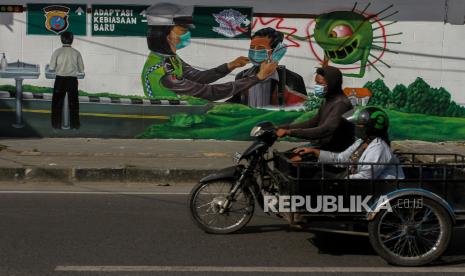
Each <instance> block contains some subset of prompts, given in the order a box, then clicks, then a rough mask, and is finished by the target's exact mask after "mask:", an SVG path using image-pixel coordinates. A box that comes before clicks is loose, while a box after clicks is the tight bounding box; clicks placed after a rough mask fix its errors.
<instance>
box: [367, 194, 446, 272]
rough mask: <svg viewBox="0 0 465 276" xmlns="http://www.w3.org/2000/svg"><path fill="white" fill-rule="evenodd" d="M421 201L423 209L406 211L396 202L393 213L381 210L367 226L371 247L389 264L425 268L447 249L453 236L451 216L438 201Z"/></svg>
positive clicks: (416, 208) (417, 207)
mask: <svg viewBox="0 0 465 276" xmlns="http://www.w3.org/2000/svg"><path fill="white" fill-rule="evenodd" d="M412 199H413V198H409V199H408V200H412ZM415 199H416V200H418V198H415ZM421 200H422V203H423V204H421V207H420V206H416V207H414V208H403V207H402V206H400V205H399V202H397V204H394V202H393V203H391V208H392V212H389V211H388V210H382V211H380V213H379V214H377V216H376V218H375V219H374V220H373V221H371V222H370V223H369V224H368V233H369V238H370V243H371V245H372V246H373V248H374V250H375V251H376V252H377V253H378V255H380V256H381V257H382V258H383V259H385V260H386V261H387V262H388V263H390V264H393V265H399V266H422V265H426V264H429V263H431V262H433V261H434V260H436V259H437V258H439V257H440V256H441V255H442V254H443V253H444V251H445V250H446V249H447V247H448V245H449V242H450V239H451V235H452V220H451V217H450V216H449V214H448V212H447V211H446V210H445V209H444V208H443V207H442V206H441V205H440V204H438V203H437V202H435V201H433V200H430V199H427V198H421Z"/></svg>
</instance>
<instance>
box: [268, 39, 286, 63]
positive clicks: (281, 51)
mask: <svg viewBox="0 0 465 276" xmlns="http://www.w3.org/2000/svg"><path fill="white" fill-rule="evenodd" d="M286 52H287V47H286V44H284V43H279V45H278V46H276V48H275V49H274V50H273V54H271V60H272V61H273V62H276V63H279V61H280V60H281V59H282V58H283V57H284V55H285V54H286Z"/></svg>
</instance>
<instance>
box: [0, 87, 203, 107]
mask: <svg viewBox="0 0 465 276" xmlns="http://www.w3.org/2000/svg"><path fill="white" fill-rule="evenodd" d="M0 91H8V92H15V91H16V88H15V86H14V85H9V84H5V85H0ZM23 91H24V92H31V93H53V88H52V87H43V86H35V85H29V84H25V85H23ZM79 96H94V97H108V98H123V99H152V100H182V101H187V102H188V103H189V104H190V105H205V104H207V103H208V101H207V100H203V99H199V98H195V97H189V96H181V97H179V98H177V97H153V98H149V97H145V96H136V95H120V94H115V93H108V92H102V93H89V92H86V91H83V90H79Z"/></svg>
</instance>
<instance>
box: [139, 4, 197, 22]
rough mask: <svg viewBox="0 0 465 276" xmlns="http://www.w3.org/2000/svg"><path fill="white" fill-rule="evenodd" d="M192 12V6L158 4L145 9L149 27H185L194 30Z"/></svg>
mask: <svg viewBox="0 0 465 276" xmlns="http://www.w3.org/2000/svg"><path fill="white" fill-rule="evenodd" d="M192 12H193V7H192V6H182V5H177V4H172V3H158V4H155V5H152V6H150V7H149V8H148V9H147V12H146V15H147V24H148V25H149V26H174V25H186V26H188V27H189V28H194V24H193V22H192Z"/></svg>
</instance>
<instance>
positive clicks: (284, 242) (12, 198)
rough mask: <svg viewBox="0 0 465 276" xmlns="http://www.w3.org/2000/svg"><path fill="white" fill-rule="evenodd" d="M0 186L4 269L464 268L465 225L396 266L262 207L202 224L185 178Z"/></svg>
mask: <svg viewBox="0 0 465 276" xmlns="http://www.w3.org/2000/svg"><path fill="white" fill-rule="evenodd" d="M1 190H2V192H0V199H1V200H0V275H2V276H3V275H34V276H36V275H304V274H312V275H378V274H380V273H381V274H382V275H424V274H425V273H426V272H430V273H428V275H443V274H444V273H443V272H441V271H452V270H454V269H455V270H456V271H457V273H456V274H455V275H464V274H465V239H464V238H465V235H464V233H465V230H456V231H455V233H454V234H455V235H454V238H453V240H452V242H451V246H450V248H449V250H448V251H447V253H446V254H445V256H444V257H443V258H442V260H441V261H440V262H439V263H438V264H436V265H435V266H432V267H429V268H426V269H425V268H420V270H418V269H404V268H394V267H390V266H389V265H387V264H386V263H385V262H384V261H383V260H382V259H381V258H379V257H378V256H376V255H375V253H374V252H373V250H372V249H371V247H370V244H369V242H368V239H367V238H366V237H360V236H350V235H340V234H337V235H336V234H314V233H311V232H290V231H288V229H287V226H286V224H284V223H283V221H281V220H280V219H277V218H273V217H270V216H268V215H266V214H264V213H261V212H260V211H257V212H256V214H255V216H254V218H253V219H252V221H251V223H250V224H249V225H248V226H247V227H246V228H245V229H244V230H243V231H241V232H240V233H237V234H232V235H209V234H205V233H203V232H202V231H201V230H199V229H198V228H197V227H196V226H195V225H194V224H193V222H192V221H191V219H190V217H189V212H188V208H187V204H186V203H187V194H186V192H187V191H188V187H178V188H171V187H164V188H163V187H162V188H152V189H151V190H147V189H139V188H137V187H126V188H124V189H115V188H112V187H109V186H108V187H103V186H101V187H99V188H88V187H84V188H83V187H81V188H75V187H62V186H53V185H50V186H49V188H46V189H45V191H44V189H41V190H40V191H37V188H34V187H27V190H34V191H17V189H12V188H11V187H10V188H9V189H6V188H4V187H3V188H1ZM6 190H8V192H6ZM128 190H130V191H134V192H132V193H124V191H128ZM115 191H116V192H115ZM395 269H400V270H395ZM264 270H267V271H268V272H266V273H264V272H263V271H264ZM298 271H300V272H301V273H298ZM361 271H364V272H365V273H361ZM303 272H305V273H303ZM312 272H315V273H312ZM316 272H318V273H316ZM383 272H384V273H383Z"/></svg>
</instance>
